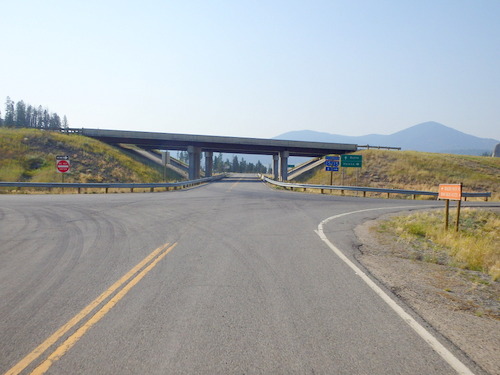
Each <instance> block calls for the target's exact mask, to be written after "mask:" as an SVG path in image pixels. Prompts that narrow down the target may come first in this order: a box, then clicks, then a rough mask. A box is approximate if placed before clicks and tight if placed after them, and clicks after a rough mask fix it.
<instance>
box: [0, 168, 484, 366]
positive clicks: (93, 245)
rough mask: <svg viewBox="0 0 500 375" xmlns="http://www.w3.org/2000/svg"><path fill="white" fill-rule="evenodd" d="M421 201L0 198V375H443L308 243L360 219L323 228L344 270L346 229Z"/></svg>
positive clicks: (436, 362)
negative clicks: (323, 222)
mask: <svg viewBox="0 0 500 375" xmlns="http://www.w3.org/2000/svg"><path fill="white" fill-rule="evenodd" d="M429 205H436V202H435V201H434V202H432V201H409V200H388V199H363V198H354V197H351V198H348V197H339V196H326V195H312V194H301V193H296V192H288V191H280V190H273V189H271V188H269V187H267V186H266V185H265V184H263V183H261V182H260V181H258V180H256V179H250V178H243V177H240V176H238V177H233V178H228V179H225V180H223V181H221V182H217V183H212V184H209V185H204V186H201V187H197V188H192V189H189V190H184V191H175V192H168V193H144V194H141V193H135V194H108V195H104V194H102V195H1V196H0V301H1V304H0V373H11V374H15V373H23V374H25V373H26V374H27V373H44V372H46V373H48V374H370V375H373V374H384V375H388V374H455V373H457V372H456V370H454V369H453V368H452V367H451V366H450V364H449V363H448V362H447V361H446V360H445V359H443V357H442V356H441V355H439V354H438V353H437V352H436V350H435V349H433V348H432V347H431V346H430V345H429V344H428V342H426V340H424V339H423V338H422V337H421V336H419V335H418V334H417V333H416V332H415V330H414V329H412V327H410V325H409V324H408V323H407V321H405V320H404V319H402V318H401V317H400V316H399V315H398V314H396V312H395V311H394V310H393V309H392V308H391V307H390V306H389V305H388V304H387V303H386V302H384V301H383V300H382V298H380V296H379V295H377V293H375V292H374V290H373V289H372V288H370V287H369V286H368V285H367V283H366V282H365V280H364V279H363V278H362V277H360V275H359V274H358V273H357V272H355V271H354V270H353V269H352V268H350V267H349V266H348V265H347V264H346V263H345V261H343V260H342V259H341V258H339V256H338V255H337V254H335V253H334V252H333V251H332V250H331V248H329V246H327V244H325V242H324V240H322V239H321V238H320V236H318V233H316V231H317V230H318V225H319V223H320V222H322V221H323V220H325V219H327V218H329V217H332V216H334V215H339V214H343V213H350V212H353V211H360V210H362V212H358V213H354V214H349V215H344V216H340V217H338V218H336V219H332V220H330V221H328V222H327V223H325V224H324V225H323V231H324V235H325V236H326V238H327V239H328V240H329V241H331V243H332V244H334V245H335V246H336V247H337V248H338V249H340V250H341V251H342V253H343V254H345V255H346V256H347V258H348V259H350V260H351V261H352V262H353V264H357V263H356V261H355V259H354V258H353V254H354V253H355V251H356V239H355V237H354V235H353V232H352V229H353V228H354V226H355V225H357V224H358V223H360V222H362V221H363V220H365V219H367V218H374V217H376V216H379V215H380V214H382V213H386V212H390V211H398V210H402V208H400V207H402V206H412V207H415V208H421V207H423V206H429ZM378 208H381V210H378ZM368 209H377V210H368ZM155 249H156V250H157V251H156V252H155V253H153V251H155ZM148 256H150V257H149V258H147V257H148ZM358 266H359V265H358ZM134 267H135V268H134ZM361 269H362V268H361ZM387 293H389V295H390V292H387ZM402 306H403V308H404V305H402ZM405 309H406V308H405ZM407 312H408V313H409V314H410V315H412V316H413V314H412V312H411V311H407ZM415 319H416V321H419V318H418V317H415ZM420 324H421V325H422V326H423V327H425V328H427V330H428V331H429V332H430V333H431V334H432V335H433V336H435V337H436V338H437V340H439V341H440V342H442V344H443V345H444V346H445V347H447V348H448V350H449V351H450V352H451V353H453V355H454V356H455V357H456V359H458V360H459V361H460V362H461V363H462V364H464V365H465V366H466V367H467V368H469V369H471V370H472V371H473V372H474V373H480V372H478V371H479V370H478V369H476V368H474V364H472V363H470V361H468V359H467V358H465V357H464V356H463V355H462V354H461V353H460V352H459V351H458V350H457V349H456V348H454V347H452V346H450V345H449V344H448V343H447V342H446V340H444V339H443V338H442V337H440V336H439V334H437V333H435V332H433V330H432V328H430V327H427V326H426V325H425V323H424V322H420Z"/></svg>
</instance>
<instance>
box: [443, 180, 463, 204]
mask: <svg viewBox="0 0 500 375" xmlns="http://www.w3.org/2000/svg"><path fill="white" fill-rule="evenodd" d="M438 199H450V200H454V201H459V200H461V199H462V184H440V185H439V195H438Z"/></svg>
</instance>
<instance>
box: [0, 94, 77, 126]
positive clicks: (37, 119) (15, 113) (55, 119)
mask: <svg viewBox="0 0 500 375" xmlns="http://www.w3.org/2000/svg"><path fill="white" fill-rule="evenodd" d="M0 126H5V127H11V128H37V129H54V130H55V129H61V128H68V127H69V124H68V119H67V118H66V115H64V116H63V118H62V119H61V117H60V116H59V115H58V114H57V113H55V112H50V111H49V109H48V108H43V107H42V106H41V105H39V106H38V107H36V106H32V105H31V104H26V103H24V101H22V100H20V101H18V102H17V103H16V102H14V101H13V100H11V99H10V97H8V96H7V99H6V101H5V116H4V117H3V118H2V112H1V111H0Z"/></svg>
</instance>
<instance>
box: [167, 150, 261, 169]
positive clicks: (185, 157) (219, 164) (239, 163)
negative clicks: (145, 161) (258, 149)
mask: <svg viewBox="0 0 500 375" xmlns="http://www.w3.org/2000/svg"><path fill="white" fill-rule="evenodd" d="M177 159H179V160H180V161H182V162H184V163H186V164H187V163H189V154H188V152H187V151H179V152H178V153H177ZM213 170H214V172H215V173H223V172H235V173H270V171H268V168H267V167H266V166H264V165H263V164H262V163H261V162H260V160H258V161H257V163H256V164H254V163H248V162H247V161H246V160H245V159H244V158H243V157H242V158H241V159H240V158H238V156H237V155H234V156H233V160H232V161H231V160H229V158H226V160H224V159H223V156H222V153H219V154H218V155H216V156H214V165H213Z"/></svg>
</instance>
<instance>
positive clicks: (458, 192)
mask: <svg viewBox="0 0 500 375" xmlns="http://www.w3.org/2000/svg"><path fill="white" fill-rule="evenodd" d="M438 199H445V200H446V205H445V214H444V218H445V219H444V229H445V230H448V218H449V216H450V214H449V210H450V200H453V201H458V202H457V222H456V223H455V232H458V226H459V223H460V206H461V203H462V183H460V184H440V185H439V194H438Z"/></svg>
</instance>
